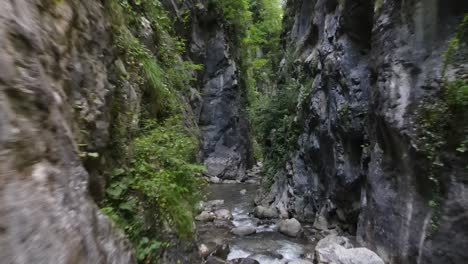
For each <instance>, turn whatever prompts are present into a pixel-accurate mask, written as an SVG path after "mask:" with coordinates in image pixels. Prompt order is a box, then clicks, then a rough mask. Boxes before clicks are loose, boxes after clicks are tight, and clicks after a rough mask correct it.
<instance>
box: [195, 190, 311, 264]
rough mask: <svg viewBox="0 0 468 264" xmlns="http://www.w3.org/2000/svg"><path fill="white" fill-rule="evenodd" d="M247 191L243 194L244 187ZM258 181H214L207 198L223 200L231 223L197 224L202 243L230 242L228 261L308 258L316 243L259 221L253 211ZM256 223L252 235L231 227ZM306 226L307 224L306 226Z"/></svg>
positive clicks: (280, 262)
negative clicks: (238, 259)
mask: <svg viewBox="0 0 468 264" xmlns="http://www.w3.org/2000/svg"><path fill="white" fill-rule="evenodd" d="M244 189H245V190H246V192H245V194H244V195H243V194H241V191H242V190H244ZM257 189H258V185H256V184H241V183H235V184H212V185H210V186H209V187H207V189H206V195H207V198H206V200H207V201H209V200H224V205H222V206H220V208H226V209H229V210H230V211H231V213H232V215H233V219H232V221H230V222H225V223H219V222H218V223H198V233H199V237H200V240H201V243H204V244H207V245H209V244H211V245H213V244H218V245H219V244H225V243H227V244H229V246H230V253H229V255H228V257H227V259H228V260H231V259H236V258H247V257H249V258H253V259H255V260H257V261H259V262H260V264H276V263H278V264H285V263H288V262H289V261H291V260H301V259H302V260H303V259H309V260H310V257H311V255H312V254H311V253H312V252H313V248H314V243H313V242H312V241H309V240H307V239H305V238H291V237H288V236H285V235H283V234H281V233H279V232H276V222H277V220H273V221H266V222H265V223H263V222H260V223H261V224H260V225H259V224H258V223H259V219H257V218H255V217H253V215H252V214H251V213H252V212H253V210H254V202H253V201H254V197H255V193H256V191H257ZM246 225H250V226H254V227H255V228H256V231H257V233H255V234H252V235H249V236H235V235H233V234H232V233H231V232H230V229H231V228H232V227H239V226H246ZM305 228H307V227H305Z"/></svg>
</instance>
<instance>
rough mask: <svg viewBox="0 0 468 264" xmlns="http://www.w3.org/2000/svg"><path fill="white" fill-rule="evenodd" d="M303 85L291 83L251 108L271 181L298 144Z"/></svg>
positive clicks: (266, 172)
mask: <svg viewBox="0 0 468 264" xmlns="http://www.w3.org/2000/svg"><path fill="white" fill-rule="evenodd" d="M298 94H299V86H298V85H297V84H291V85H289V86H284V87H282V89H278V90H277V92H276V93H275V94H272V95H269V96H265V95H264V96H262V97H261V100H259V101H258V103H257V104H255V105H254V107H253V108H252V109H251V114H250V116H251V121H252V123H253V126H254V128H255V135H256V138H257V140H258V142H259V144H260V145H261V146H262V148H263V157H264V158H265V170H266V171H265V175H266V176H267V177H269V178H270V179H271V178H272V176H273V175H274V174H275V173H276V172H277V171H278V170H281V169H282V167H283V166H284V165H285V163H286V161H287V159H288V155H289V153H290V151H291V150H292V149H293V148H294V146H295V145H296V143H297V138H298V135H299V133H298V132H299V127H298V124H297V122H295V120H294V119H295V116H296V106H297V100H298Z"/></svg>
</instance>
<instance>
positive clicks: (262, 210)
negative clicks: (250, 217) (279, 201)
mask: <svg viewBox="0 0 468 264" xmlns="http://www.w3.org/2000/svg"><path fill="white" fill-rule="evenodd" d="M254 215H255V216H256V217H258V218H260V219H265V218H266V219H270V218H277V217H278V211H277V210H276V208H271V207H265V206H261V205H259V206H257V207H255V211H254Z"/></svg>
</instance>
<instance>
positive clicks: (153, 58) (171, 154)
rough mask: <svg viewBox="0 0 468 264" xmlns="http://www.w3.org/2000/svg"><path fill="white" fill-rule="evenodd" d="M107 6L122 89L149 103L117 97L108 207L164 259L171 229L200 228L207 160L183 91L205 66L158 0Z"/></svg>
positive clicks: (148, 252) (139, 243) (139, 251)
mask: <svg viewBox="0 0 468 264" xmlns="http://www.w3.org/2000/svg"><path fill="white" fill-rule="evenodd" d="M106 9H107V12H108V15H109V18H110V21H111V23H112V35H113V40H114V46H115V49H116V52H117V53H118V56H119V58H120V59H121V60H122V61H123V65H119V66H118V68H122V69H121V70H120V71H119V76H118V83H117V88H116V89H117V92H119V90H122V89H123V87H124V86H125V85H127V86H128V85H132V86H135V87H137V89H136V90H137V92H139V93H140V94H141V95H142V103H143V107H142V109H141V110H140V111H139V112H138V113H134V112H131V111H129V109H123V108H122V105H124V104H122V100H125V98H120V100H119V98H116V102H115V104H114V105H115V107H114V109H113V113H112V114H113V116H114V123H113V128H112V138H113V143H114V150H113V152H114V153H111V155H112V156H113V158H114V159H116V160H118V161H120V162H121V163H118V162H117V163H116V165H118V167H116V168H114V171H113V173H112V176H111V177H110V179H109V182H108V184H107V186H108V187H107V189H106V197H105V200H104V201H103V203H102V206H103V208H102V211H103V212H105V213H106V214H107V215H108V216H109V217H110V218H111V219H113V220H114V222H115V223H116V224H117V225H118V226H119V227H120V228H122V229H123V230H124V231H125V233H126V234H127V235H128V237H129V238H130V240H131V241H132V244H133V246H134V249H135V252H136V255H137V258H138V260H139V261H141V262H142V263H157V261H158V258H159V256H158V255H159V254H160V253H161V251H160V250H158V249H161V248H163V247H165V246H169V243H168V241H165V237H164V236H165V235H167V234H165V233H168V232H169V233H171V232H173V231H176V233H177V234H178V235H179V237H180V238H189V237H191V236H192V232H193V230H192V228H193V220H192V219H193V216H192V212H193V210H194V207H195V205H196V204H197V201H198V199H199V196H200V188H201V185H202V181H201V173H202V172H203V170H204V167H203V166H201V165H199V164H197V163H196V152H197V149H198V139H197V131H196V130H195V129H194V128H191V127H189V126H187V124H191V123H193V121H191V120H190V119H191V118H193V117H192V116H191V114H190V111H188V110H187V104H186V102H184V101H183V100H184V99H183V98H184V97H186V96H187V91H188V89H187V87H189V85H190V82H191V81H192V77H191V76H192V75H191V72H192V71H193V70H199V69H201V67H200V66H199V65H195V64H192V63H190V62H187V61H184V60H182V56H181V54H182V52H183V51H184V50H185V47H184V43H183V42H182V41H181V40H179V39H178V38H177V37H175V33H174V32H172V31H171V26H172V22H171V21H170V19H169V18H168V15H167V13H166V12H165V11H164V9H163V7H162V6H161V4H160V2H159V1H153V0H141V1H127V0H110V1H107V6H106ZM148 35H150V36H148ZM145 38H146V39H145ZM144 43H146V45H145V44H144ZM148 45H149V46H148ZM135 116H136V118H135ZM135 120H136V121H137V122H138V120H139V125H138V129H137V130H136V131H135V133H133V134H129V133H128V132H129V131H127V130H126V129H125V126H128V123H129V122H131V121H135ZM171 230H173V231H171Z"/></svg>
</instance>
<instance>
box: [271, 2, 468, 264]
mask: <svg viewBox="0 0 468 264" xmlns="http://www.w3.org/2000/svg"><path fill="white" fill-rule="evenodd" d="M467 11H468V6H467V4H466V1H448V2H445V1H390V0H384V1H370V0H369V1H367V0H362V1H361V0H360V1H335V0H328V1H325V0H317V1H315V0H289V1H287V3H286V11H285V15H284V21H283V24H284V32H283V50H284V51H285V54H286V56H284V59H283V60H282V62H281V65H280V67H281V69H280V72H279V76H280V79H279V80H278V87H279V89H281V87H285V86H287V85H288V84H291V83H293V84H299V85H300V86H301V88H300V94H299V96H298V100H297V109H296V114H295V118H294V120H293V121H292V123H291V127H298V128H299V129H298V132H297V137H298V140H297V144H296V145H295V146H293V149H294V150H293V151H292V152H291V153H290V155H289V161H288V162H287V163H286V164H284V169H283V170H281V171H279V172H277V173H276V174H275V176H274V178H273V184H272V185H271V187H268V190H269V191H268V192H267V194H266V195H265V196H264V197H263V203H266V204H271V205H273V206H275V207H276V208H277V209H278V210H279V212H280V213H281V214H282V216H283V217H288V216H291V215H294V216H296V217H298V218H300V219H302V220H303V221H310V222H314V226H315V227H316V228H318V229H328V228H335V227H337V226H338V227H339V228H341V229H343V230H344V231H345V232H349V233H351V234H356V235H357V238H358V241H359V242H360V243H361V244H363V245H365V246H368V247H369V248H371V249H373V250H375V251H376V252H378V254H379V255H380V256H382V257H383V258H384V259H385V260H386V261H388V262H390V263H463V262H464V261H465V260H466V259H467V258H468V255H467V253H466V251H465V250H464V248H466V247H467V243H468V233H467V230H468V228H467V226H466V223H467V220H468V219H467V216H466V212H467V209H468V208H467V206H466V205H467V200H466V191H467V187H468V186H467V182H466V174H467V172H466V168H465V167H466V165H467V163H466V160H467V156H466V152H464V149H461V151H456V150H455V149H456V148H457V146H463V144H464V143H463V138H466V132H467V131H466V115H465V116H463V114H461V115H460V112H458V111H459V110H456V109H465V111H466V104H465V106H463V104H462V105H461V106H460V105H458V106H454V108H451V106H450V105H452V103H450V102H448V101H447V100H450V99H448V98H450V95H448V94H450V93H451V92H450V91H451V90H452V89H455V90H456V89H458V88H460V87H463V86H464V87H465V88H461V89H466V73H467V71H466V70H467V68H466V66H467V65H466V61H467V57H466V43H467V42H466V35H464V34H466V33H460V31H462V32H466V29H463V28H462V27H459V26H458V25H459V24H460V23H461V22H462V20H463V16H464V14H465V13H466V12H467ZM457 32H458V33H457ZM453 38H456V39H458V40H456V41H453ZM451 40H452V41H451ZM450 41H451V42H450ZM449 42H450V43H451V44H450V45H449ZM454 42H457V43H456V44H455V45H456V46H457V48H456V49H453V50H452V48H453V47H451V46H453V45H454ZM455 50H456V51H455ZM447 53H450V54H447ZM451 53H455V55H453V54H451ZM452 55H453V56H452ZM447 57H453V59H448V58H447ZM463 78H465V80H464V81H463ZM454 83H458V84H457V85H459V86H460V85H461V86H460V87H458V88H450V87H452V86H454V87H455V86H457V85H455V84H454ZM460 96H461V97H463V95H462V93H460V94H458V95H457V96H455V97H456V98H460ZM444 107H445V108H444ZM458 107H460V108H458ZM463 107H464V108H463ZM434 108H437V109H439V110H440V109H442V110H440V111H439V110H435V109H434ZM454 109H455V110H454ZM431 122H432V124H431ZM434 122H435V124H434ZM289 133H296V132H294V131H293V132H291V131H290V132H289ZM272 145H275V142H274V139H273V143H272ZM459 150H460V149H459ZM267 159H268V156H267Z"/></svg>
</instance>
